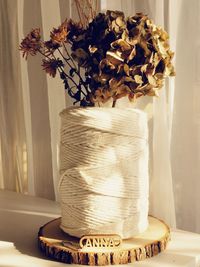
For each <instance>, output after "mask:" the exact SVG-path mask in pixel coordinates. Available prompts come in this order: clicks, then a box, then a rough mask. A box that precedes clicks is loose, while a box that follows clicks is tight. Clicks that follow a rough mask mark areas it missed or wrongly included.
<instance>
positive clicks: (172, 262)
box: [0, 191, 200, 267]
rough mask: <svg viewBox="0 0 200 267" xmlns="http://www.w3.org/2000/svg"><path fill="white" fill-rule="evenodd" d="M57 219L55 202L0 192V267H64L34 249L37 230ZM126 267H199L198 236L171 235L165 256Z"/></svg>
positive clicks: (181, 232)
mask: <svg viewBox="0 0 200 267" xmlns="http://www.w3.org/2000/svg"><path fill="white" fill-rule="evenodd" d="M59 216H60V208H59V204H58V203H56V202H54V201H50V200H46V199H41V198H36V197H31V196H24V195H20V194H17V193H14V192H8V191H0V267H47V266H48V267H57V266H60V267H61V266H66V264H64V263H59V262H55V261H50V260H49V259H47V258H45V257H44V256H43V255H42V254H41V252H40V251H39V250H38V247H37V232H38V230H39V228H40V226H42V225H43V224H45V223H46V222H48V221H50V220H51V219H53V218H57V217H59ZM128 265H129V266H131V265H134V266H142V267H158V266H159V267H179V266H187V267H196V266H197V267H200V235H198V234H194V233H189V232H183V231H179V230H175V231H172V240H171V242H170V244H169V245H168V248H167V250H166V251H165V252H163V253H161V254H159V255H158V256H156V257H154V258H151V259H148V260H145V261H142V262H136V263H132V264H128ZM73 266H75V265H73ZM76 266H78V265H76ZM121 266H122V265H121Z"/></svg>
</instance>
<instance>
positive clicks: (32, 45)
mask: <svg viewBox="0 0 200 267" xmlns="http://www.w3.org/2000/svg"><path fill="white" fill-rule="evenodd" d="M41 46H42V42H41V35H40V29H39V28H36V29H33V30H32V31H31V32H30V33H29V34H27V36H26V37H25V38H24V39H23V40H22V42H21V44H20V48H19V49H20V50H21V51H22V55H23V57H25V59H27V57H28V55H29V54H30V55H31V56H34V55H36V53H37V52H38V51H39V50H40V49H41Z"/></svg>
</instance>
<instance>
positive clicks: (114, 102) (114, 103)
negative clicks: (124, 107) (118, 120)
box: [112, 99, 117, 108]
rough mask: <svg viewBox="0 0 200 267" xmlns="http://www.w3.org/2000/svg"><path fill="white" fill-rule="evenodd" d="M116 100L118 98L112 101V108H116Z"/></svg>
mask: <svg viewBox="0 0 200 267" xmlns="http://www.w3.org/2000/svg"><path fill="white" fill-rule="evenodd" d="M116 102H117V99H115V100H113V103H112V108H114V107H115V105H116Z"/></svg>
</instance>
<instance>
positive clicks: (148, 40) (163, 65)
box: [20, 11, 175, 107]
mask: <svg viewBox="0 0 200 267" xmlns="http://www.w3.org/2000/svg"><path fill="white" fill-rule="evenodd" d="M93 15H94V14H93ZM168 38H169V36H168V34H167V33H166V32H165V31H164V30H163V29H162V28H161V27H158V26H156V25H155V24H154V23H153V22H152V21H151V20H150V19H149V18H148V17H147V16H146V15H144V14H142V13H137V14H136V15H135V16H132V17H128V18H125V16H124V13H123V12H120V11H107V12H106V14H104V13H99V14H98V15H97V16H94V18H93V19H92V21H91V22H89V23H88V24H86V25H84V24H83V23H81V22H79V23H76V22H74V21H72V20H71V19H69V20H65V21H64V22H63V23H62V24H61V26H59V27H58V28H54V29H53V30H52V32H51V33H50V40H48V41H43V40H42V39H41V34H40V30H39V29H33V30H32V31H31V32H30V33H29V34H28V35H27V36H26V37H25V38H24V39H23V40H22V42H21V45H20V50H21V51H22V53H23V56H24V57H25V58H27V56H28V55H31V56H34V55H36V54H37V53H40V54H42V56H43V57H44V58H43V60H42V61H43V62H42V66H43V69H44V70H45V71H46V72H47V73H48V74H49V75H50V76H52V77H55V76H56V74H57V72H59V75H60V78H61V79H62V80H63V83H64V86H65V89H66V91H67V93H68V94H69V95H70V97H72V98H73V99H74V104H75V103H80V106H94V105H95V103H97V104H100V103H105V102H107V101H108V100H109V99H112V100H113V105H112V106H113V107H114V106H115V103H116V100H117V99H119V98H121V97H124V96H128V98H129V100H130V101H134V100H136V99H137V98H138V97H141V96H144V95H149V96H156V95H157V94H158V93H157V91H158V90H159V89H160V88H161V87H162V86H163V81H164V78H165V77H167V76H173V75H174V74H175V72H174V67H173V65H172V58H173V52H172V51H171V50H170V48H169V43H168ZM69 46H70V48H71V51H69Z"/></svg>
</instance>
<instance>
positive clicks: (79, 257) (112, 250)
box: [38, 216, 170, 265]
mask: <svg viewBox="0 0 200 267" xmlns="http://www.w3.org/2000/svg"><path fill="white" fill-rule="evenodd" d="M59 225H60V218H58V219H55V220H53V221H50V222H48V223H47V224H45V225H44V226H42V227H41V228H40V230H39V233H38V243H39V248H40V249H41V251H42V252H43V253H44V254H45V255H46V256H47V257H50V258H52V259H55V260H57V261H61V262H65V263H70V264H84V265H109V264H126V263H130V262H134V261H140V260H144V259H147V258H150V257H152V256H155V255H157V254H158V253H160V252H162V251H163V250H165V248H166V246H167V243H168V241H169V239H170V229H169V227H168V226H167V225H166V224H165V223H164V222H163V221H160V220H158V219H157V218H154V217H151V216H149V227H148V229H147V230H146V231H145V232H144V233H142V234H140V235H138V236H135V237H134V238H131V239H125V240H123V241H122V243H121V244H120V245H119V246H116V247H115V246H113V247H90V246H89V247H88V246H82V245H81V246H80V244H79V241H80V239H79V238H75V237H72V236H70V235H68V234H66V233H64V232H63V231H62V230H61V229H60V227H59ZM90 237H91V236H90ZM95 237H96V236H95ZM83 239H84V238H83ZM83 239H82V240H83ZM82 240H81V242H82ZM97 241H98V240H96V242H97ZM81 244H82V243H81ZM89 244H90V243H89Z"/></svg>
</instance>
